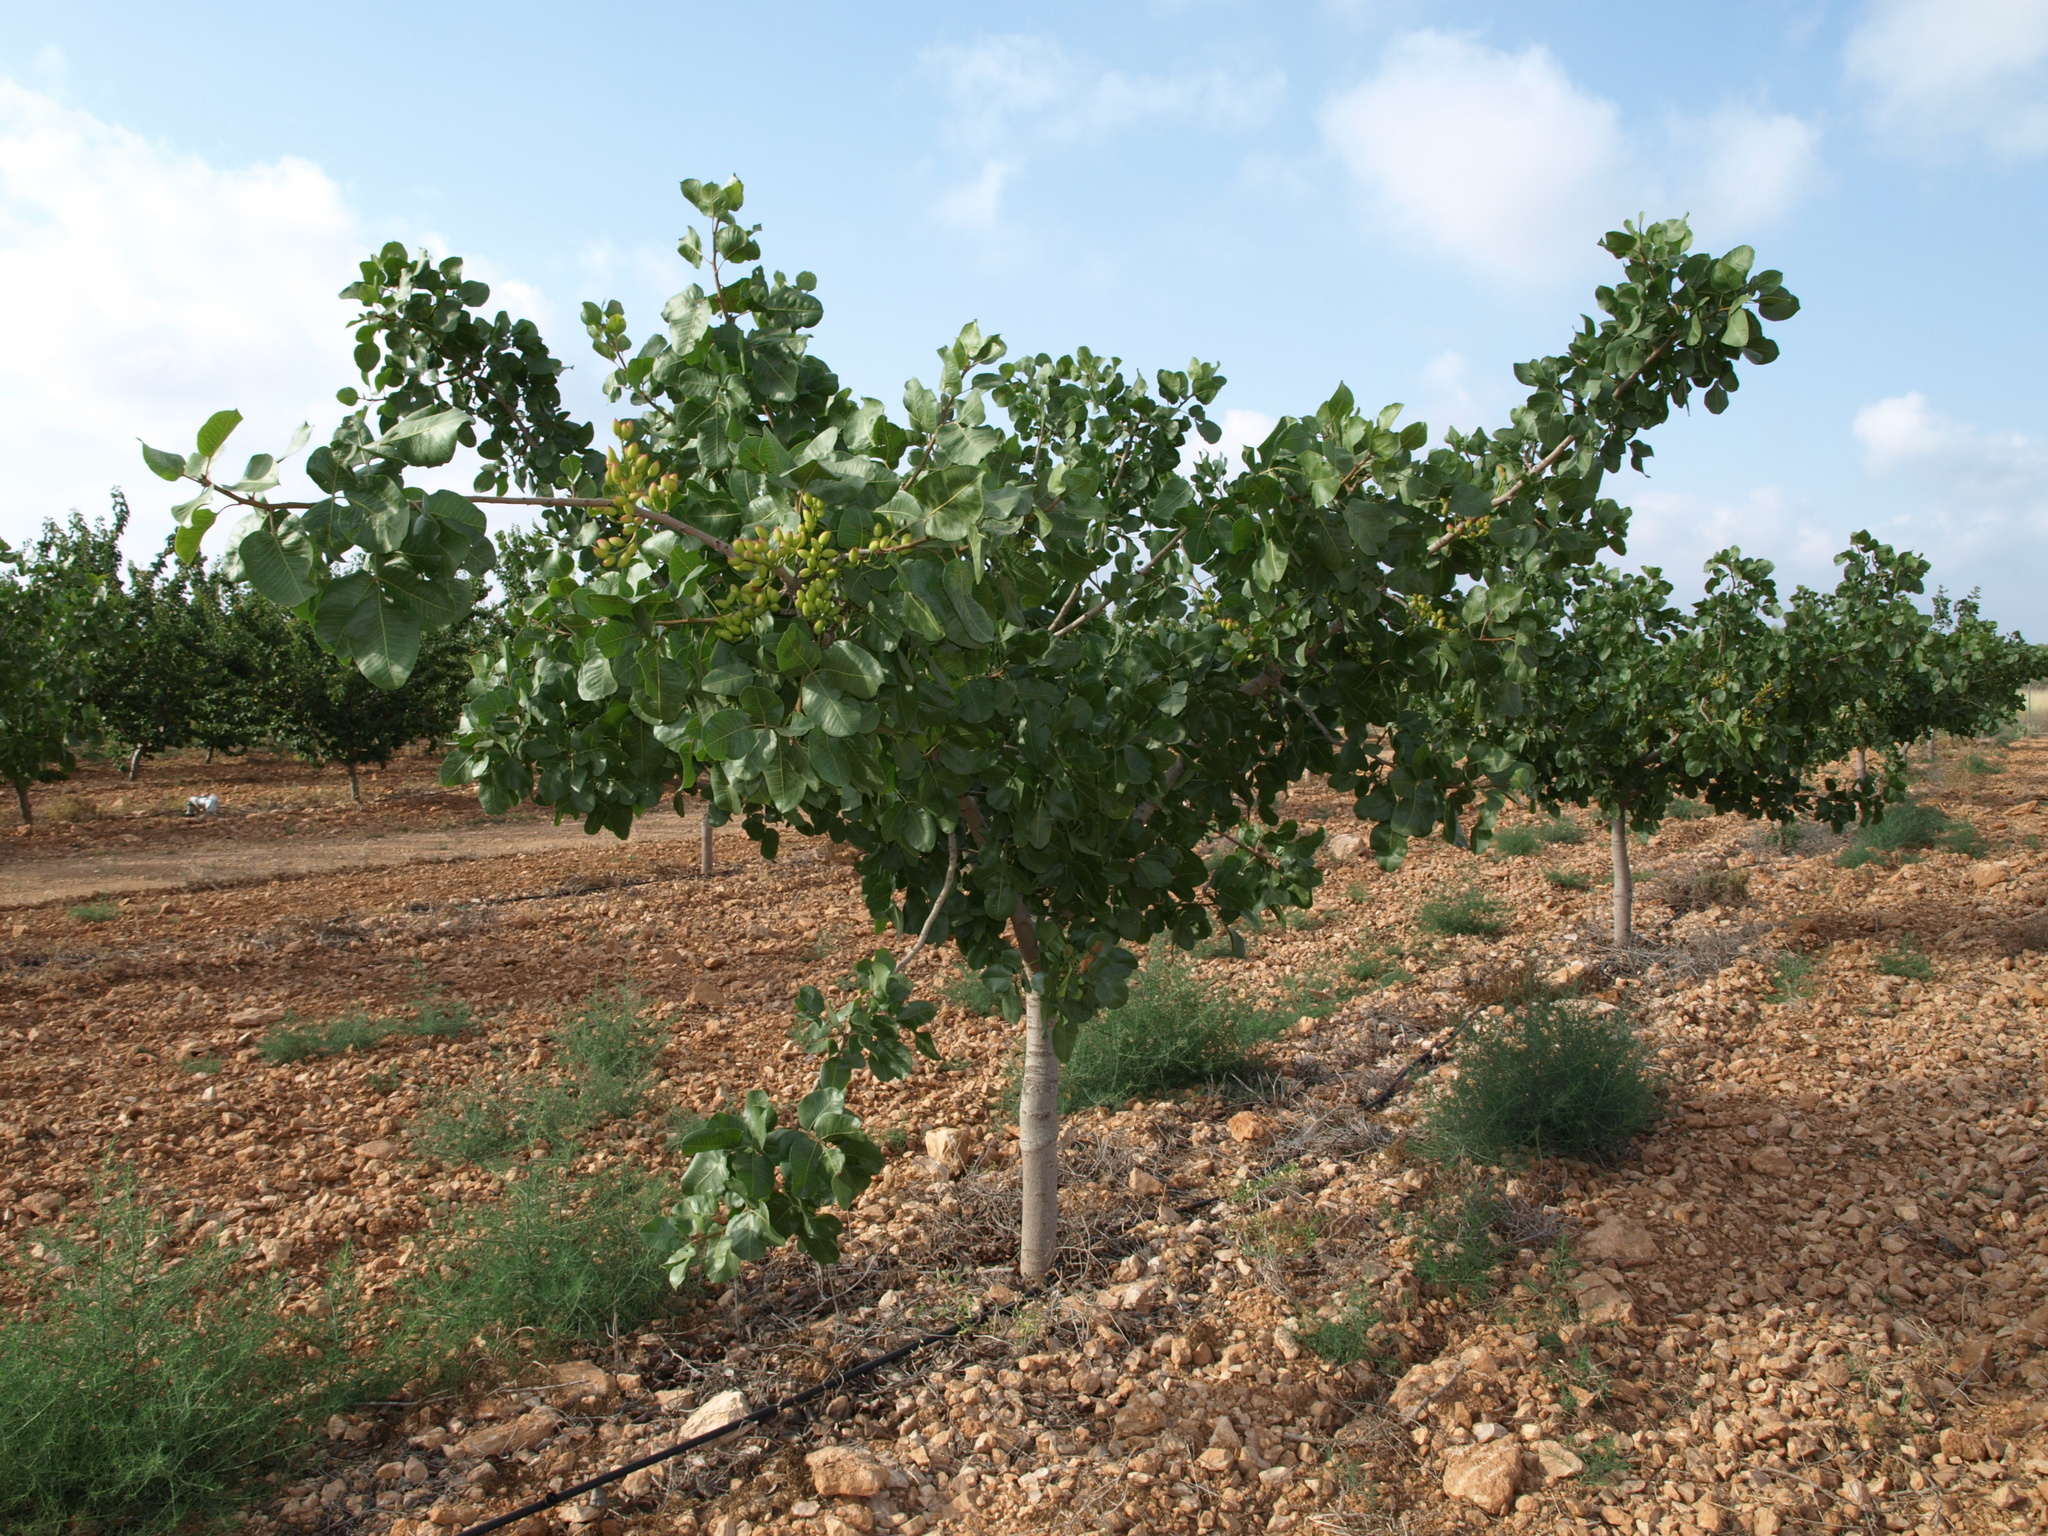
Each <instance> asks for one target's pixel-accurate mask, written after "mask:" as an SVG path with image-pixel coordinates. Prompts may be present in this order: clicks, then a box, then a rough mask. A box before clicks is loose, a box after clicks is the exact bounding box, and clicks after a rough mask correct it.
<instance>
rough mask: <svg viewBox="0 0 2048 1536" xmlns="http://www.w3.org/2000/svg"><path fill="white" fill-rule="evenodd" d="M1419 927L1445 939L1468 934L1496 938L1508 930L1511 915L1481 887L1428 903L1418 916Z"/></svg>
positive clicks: (1468, 887) (1470, 888) (1470, 887)
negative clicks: (1495, 936)
mask: <svg viewBox="0 0 2048 1536" xmlns="http://www.w3.org/2000/svg"><path fill="white" fill-rule="evenodd" d="M1415 926H1416V927H1418V928H1420V929H1421V930H1422V931H1423V932H1425V933H1433V934H1436V935H1438V936H1439V937H1442V938H1450V937H1452V936H1454V935H1459V934H1467V935H1476V936H1479V937H1483V938H1492V937H1493V936H1494V935H1495V934H1498V933H1502V932H1504V931H1505V930H1506V929H1507V926H1508V914H1507V910H1506V908H1504V907H1503V906H1502V905H1501V904H1500V903H1499V902H1498V901H1496V900H1494V898H1493V897H1491V896H1489V895H1487V893H1486V892H1484V891H1482V890H1480V889H1479V888H1478V887H1477V886H1471V885H1468V886H1466V887H1465V889H1464V890H1462V891H1458V892H1455V893H1454V894H1452V895H1449V896H1439V897H1437V898H1435V899H1434V900H1431V901H1425V902H1424V903H1423V904H1422V905H1421V906H1420V907H1419V908H1417V909H1416V912H1415Z"/></svg>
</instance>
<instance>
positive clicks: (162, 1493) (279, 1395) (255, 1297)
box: [0, 1189, 402, 1533]
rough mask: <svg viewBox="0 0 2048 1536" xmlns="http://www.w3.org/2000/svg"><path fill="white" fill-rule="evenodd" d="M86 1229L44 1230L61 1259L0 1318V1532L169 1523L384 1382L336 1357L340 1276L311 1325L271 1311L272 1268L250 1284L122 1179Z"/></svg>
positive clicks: (235, 1260)
mask: <svg viewBox="0 0 2048 1536" xmlns="http://www.w3.org/2000/svg"><path fill="white" fill-rule="evenodd" d="M92 1221H93V1234H94V1235H93V1236H92V1237H91V1239H90V1240H85V1239H79V1240H65V1239H46V1241H49V1242H52V1243H53V1244H54V1245H55V1247H56V1248H57V1250H58V1252H59V1253H60V1254H61V1256H62V1261H63V1262H62V1264H61V1265H60V1266H52V1267H48V1268H41V1267H39V1268H38V1269H36V1270H35V1271H33V1272H28V1273H23V1274H20V1275H18V1276H17V1279H18V1282H19V1283H20V1284H21V1286H22V1288H23V1289H24V1290H25V1292H26V1293H27V1296H28V1298H29V1299H28V1303H27V1307H26V1310H25V1311H24V1312H23V1313H20V1314H15V1313H14V1312H12V1311H11V1310H10V1312H9V1313H8V1314H7V1315H5V1316H4V1317H0V1372H4V1374H5V1379H6V1381H7V1383H8V1390H7V1391H6V1392H5V1393H4V1394H0V1525H4V1526H5V1527H6V1528H7V1529H8V1530H10V1531H18V1532H24V1533H36V1532H50V1533H55V1532H59V1531H71V1530H75V1529H77V1528H78V1523H79V1522H81V1521H84V1522H89V1523H94V1524H111V1525H119V1526H121V1527H123V1528H127V1529H137V1530H145V1531H169V1530H172V1529H174V1528H181V1527H183V1526H184V1525H185V1523H186V1522H188V1521H190V1520H193V1519H194V1518H196V1517H200V1516H204V1515H207V1514H210V1513H214V1512H217V1511H224V1510H225V1509H226V1507H227V1506H228V1504H229V1503H230V1502H231V1499H232V1496H233V1493H234V1490H235V1489H236V1488H237V1487H238V1486H239V1485H241V1484H243V1483H245V1482H247V1481H248V1480H249V1479H250V1478H251V1477H253V1476H254V1475H255V1474H256V1473H257V1472H258V1471H259V1470H261V1469H263V1468H264V1467H266V1466H268V1465H270V1464H272V1463H273V1462H274V1461H276V1460H277V1459H278V1458H279V1457H280V1456H281V1455H282V1454H283V1453H285V1452H286V1451H287V1450H289V1449H290V1448H292V1447H293V1446H294V1445H295V1444H296V1443H299V1442H301V1441H303V1440H304V1439H306V1438H307V1437H308V1434H309V1428H310V1426H311V1425H312V1424H314V1423H316V1422H318V1421H319V1420H320V1419H322V1418H323V1417H324V1416H326V1415H327V1414H329V1413H331V1412H333V1411H334V1410H335V1409H337V1408H340V1407H343V1406H345V1405H346V1404H348V1403H350V1402H352V1401H355V1400H357V1399H360V1398H363V1397H369V1396H376V1395H379V1394H380V1393H381V1392H382V1391H383V1390H384V1389H385V1388H386V1387H388V1386H389V1385H391V1384H395V1382H396V1381H397V1380H399V1379H402V1378H399V1377H396V1376H394V1375H392V1374H391V1372H390V1370H389V1365H388V1361H387V1360H386V1359H385V1358H384V1357H383V1356H381V1355H380V1354H378V1353H376V1352H372V1353H371V1354H369V1355H367V1356H365V1355H360V1354H357V1353H355V1352H353V1351H352V1348H351V1345H352V1344H353V1342H354V1341H353V1337H352V1335H353V1333H354V1332H355V1328H356V1326H357V1324H358V1323H359V1322H360V1319H359V1318H358V1317H357V1316H356V1309H355V1308H354V1306H353V1304H352V1302H351V1298H352V1296H353V1295H354V1291H353V1289H352V1287H350V1286H348V1285H346V1284H344V1283H341V1282H340V1280H339V1278H337V1281H336V1283H334V1284H332V1285H331V1286H330V1288H329V1296H328V1299H329V1303H330V1306H329V1308H328V1311H329V1314H330V1315H329V1316H328V1317H327V1319H326V1320H325V1321H316V1320H314V1319H312V1318H309V1317H299V1316H292V1315H288V1314H286V1313H284V1312H283V1311H282V1310H281V1304H282V1303H283V1301H284V1300H285V1299H286V1291H285V1287H284V1282H283V1280H282V1278H280V1277H275V1276H266V1277H261V1278H258V1277H251V1276H249V1275H248V1274H247V1273H246V1272H245V1271H243V1270H241V1269H240V1268H239V1267H238V1265H239V1261H240V1259H241V1257H242V1255H241V1253H240V1252H239V1251H237V1250H233V1249H223V1248H219V1247H216V1246H213V1245H211V1244H200V1245H198V1246H195V1247H194V1248H193V1249H192V1250H191V1251H190V1253H188V1254H186V1255H185V1256H184V1257H182V1258H181V1259H172V1258H169V1257H167V1255H169V1254H170V1253H171V1252H172V1251H174V1249H175V1248H176V1246H177V1245H178V1242H179V1236H178V1234H177V1233H176V1232H175V1231H174V1230H173V1229H172V1228H171V1227H170V1226H169V1224H168V1223H167V1222H166V1221H165V1220H164V1218H163V1216H162V1214H161V1213H160V1212H158V1211H156V1210H154V1209H152V1208H151V1207H150V1206H148V1205H147V1204H146V1203H145V1202H144V1201H143V1200H142V1199H141V1198H140V1197H139V1196H138V1195H137V1194H136V1192H135V1191H134V1190H133V1189H122V1190H112V1189H103V1190H102V1191H101V1201H100V1204H99V1205H98V1207H97V1209H95V1210H94V1212H93V1217H92Z"/></svg>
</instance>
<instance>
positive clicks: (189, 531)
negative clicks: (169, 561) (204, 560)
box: [171, 492, 220, 565]
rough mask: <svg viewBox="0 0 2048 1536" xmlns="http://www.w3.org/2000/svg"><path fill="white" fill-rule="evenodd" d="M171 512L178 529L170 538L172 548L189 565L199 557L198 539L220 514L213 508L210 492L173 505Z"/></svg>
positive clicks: (203, 535) (204, 534)
mask: <svg viewBox="0 0 2048 1536" xmlns="http://www.w3.org/2000/svg"><path fill="white" fill-rule="evenodd" d="M171 512H172V514H173V515H174V516H175V517H177V519H178V531H177V533H176V534H174V535H173V536H172V539H171V544H172V548H173V549H174V550H175V551H176V552H177V556H178V558H179V559H180V560H182V561H184V562H185V564H187V565H190V564H191V563H192V562H193V561H194V560H197V559H198V558H199V541H200V540H201V539H203V538H205V537H206V530H207V529H209V528H211V527H212V526H213V520H214V519H215V518H217V517H219V516H220V514H219V513H218V512H216V511H214V509H213V504H212V494H211V493H210V492H209V493H208V494H206V495H203V496H198V497H195V498H194V499H192V500H191V501H188V502H185V503H184V504H183V505H182V506H177V507H173V508H172V509H171Z"/></svg>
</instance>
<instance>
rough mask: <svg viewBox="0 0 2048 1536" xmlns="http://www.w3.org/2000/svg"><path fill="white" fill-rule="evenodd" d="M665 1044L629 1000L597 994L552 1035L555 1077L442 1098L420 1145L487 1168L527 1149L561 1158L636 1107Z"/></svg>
mask: <svg viewBox="0 0 2048 1536" xmlns="http://www.w3.org/2000/svg"><path fill="white" fill-rule="evenodd" d="M667 1043H668V1034H667V1031H666V1030H663V1029H662V1028H660V1027H659V1026H658V1025H655V1024H653V1023H651V1022H650V1021H649V1020H647V1019H646V1018H645V1017H644V1013H643V1005H642V1003H641V1000H640V999H639V998H638V997H636V996H635V995H634V994H632V993H631V992H629V991H627V990H626V989H625V988H623V987H619V988H615V989H613V990H612V991H610V992H605V993H599V994H596V995H594V996H593V997H592V998H591V999H590V1001H589V1002H587V1003H585V1004H584V1005H583V1007H582V1008H580V1009H579V1010H577V1011H576V1012H575V1013H573V1014H571V1015H570V1016H569V1018H568V1019H567V1020H566V1021H565V1022H564V1023H563V1025H562V1027H561V1028H560V1029H559V1030H557V1031H556V1032H555V1047H556V1061H557V1064H558V1066H559V1069H560V1070H559V1071H558V1072H557V1074H556V1075H555V1076H553V1077H541V1076H526V1075H522V1074H520V1073H516V1072H503V1073H500V1074H499V1076H498V1077H497V1078H496V1079H495V1080H494V1081H491V1082H487V1083H482V1084H478V1085H475V1086H473V1087H470V1088H467V1089H462V1090H458V1091H456V1092H453V1093H449V1094H446V1095H444V1096H443V1097H442V1098H441V1099H440V1100H439V1101H438V1102H437V1103H435V1104H434V1105H433V1106H432V1108H431V1109H430V1110H429V1112H428V1114H427V1116H426V1118H425V1120H424V1121H423V1123H422V1126H421V1131H420V1138H421V1141H422V1142H423V1143H424V1145H425V1146H426V1148H427V1149H428V1150H429V1151H430V1152H432V1153H433V1154H434V1155H435V1156H437V1157H442V1158H446V1159H448V1160H449V1161H451V1162H463V1163H477V1164H481V1165H483V1166H486V1167H488V1166H491V1165H492V1164H502V1163H503V1162H504V1161H505V1160H506V1159H508V1158H509V1157H510V1156H511V1155H512V1154H513V1153H515V1152H518V1151H521V1150H523V1149H525V1148H528V1147H535V1146H546V1147H548V1148H550V1149H551V1150H553V1151H557V1152H559V1151H562V1150H563V1149H565V1148H567V1147H569V1146H573V1145H574V1144H575V1143H576V1140H577V1138H578V1137H580V1136H582V1135H583V1134H584V1133H585V1132H587V1131H590V1130H592V1129H594V1128H595V1127H597V1126H599V1125H602V1124H604V1123H605V1122H606V1121H608V1120H615V1119H617V1118H619V1117H620V1116H622V1115H630V1114H632V1113H633V1111H634V1110H636V1109H638V1108H639V1107H640V1102H641V1100H642V1099H643V1098H644V1097H645V1096H646V1093H647V1087H648V1084H649V1083H650V1082H651V1081H652V1080H653V1076H654V1068H655V1063H656V1062H657V1061H658V1060H659V1059H660V1057H661V1052H662V1049H663V1047H664V1046H665V1045H666V1044H667Z"/></svg>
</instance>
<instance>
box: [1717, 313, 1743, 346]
mask: <svg viewBox="0 0 2048 1536" xmlns="http://www.w3.org/2000/svg"><path fill="white" fill-rule="evenodd" d="M1721 345H1722V346H1724V347H1746V346H1748V345H1749V311H1748V310H1746V309H1738V310H1736V311H1735V312H1734V313H1733V314H1731V315H1730V316H1729V317H1728V327H1727V329H1726V330H1724V331H1722V332H1721Z"/></svg>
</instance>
